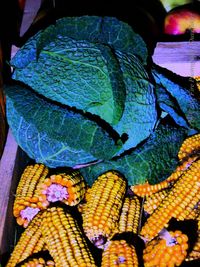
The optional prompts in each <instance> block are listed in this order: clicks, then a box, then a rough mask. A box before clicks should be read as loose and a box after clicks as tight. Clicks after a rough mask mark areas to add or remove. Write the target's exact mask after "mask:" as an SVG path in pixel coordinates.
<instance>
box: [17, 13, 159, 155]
mask: <svg viewBox="0 0 200 267" xmlns="http://www.w3.org/2000/svg"><path fill="white" fill-rule="evenodd" d="M146 58H147V49H146V45H145V43H144V42H143V40H142V38H141V37H140V36H139V35H138V34H136V33H135V32H134V31H133V30H132V28H131V27H130V26H129V25H128V24H126V23H124V22H121V21H119V20H117V19H116V18H112V17H104V18H102V17H96V16H82V17H71V18H62V19H60V20H58V21H57V22H56V24H55V25H51V26H49V27H47V28H46V29H45V30H44V31H40V32H39V33H37V34H36V35H35V36H33V37H32V38H30V40H29V41H28V42H27V43H26V44H25V45H24V47H22V49H20V51H19V52H18V53H17V55H16V56H15V57H14V59H13V60H12V65H13V66H14V68H15V71H14V74H13V79H15V80H19V81H22V82H24V83H25V84H27V85H29V86H30V87H31V88H33V89H34V90H35V91H37V92H38V93H40V94H42V95H44V96H45V97H47V98H49V99H52V100H54V101H57V102H60V103H62V104H65V105H68V106H70V107H76V108H77V109H79V110H82V111H84V112H90V113H91V114H95V115H98V116H99V117H100V118H101V119H103V120H105V121H106V122H108V123H109V124H110V125H111V126H113V128H114V129H115V130H116V131H117V132H118V133H119V134H120V135H122V134H125V135H126V136H127V141H126V142H125V144H124V146H123V148H122V149H121V150H120V152H119V153H121V152H123V151H124V150H127V149H129V148H132V147H135V146H136V145H137V144H138V143H140V142H141V141H143V140H144V139H145V138H147V137H148V136H149V134H150V133H151V132H152V130H153V129H154V127H155V124H156V121H157V111H156V104H155V102H156V100H155V94H154V86H153V85H152V83H151V81H150V78H149V76H148V74H147V71H146V70H145V67H144V64H145V62H146Z"/></svg>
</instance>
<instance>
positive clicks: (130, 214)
mask: <svg viewBox="0 0 200 267" xmlns="http://www.w3.org/2000/svg"><path fill="white" fill-rule="evenodd" d="M140 211H141V205H140V200H139V198H138V197H137V196H133V197H130V196H127V197H125V199H124V202H123V206H122V210H121V214H120V218H119V223H118V231H117V232H118V233H124V232H132V233H135V234H137V233H138V225H139V219H140Z"/></svg>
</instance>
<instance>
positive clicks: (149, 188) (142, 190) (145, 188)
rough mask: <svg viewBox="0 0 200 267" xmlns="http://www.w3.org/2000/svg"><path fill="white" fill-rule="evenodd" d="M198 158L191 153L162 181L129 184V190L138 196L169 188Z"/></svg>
mask: <svg viewBox="0 0 200 267" xmlns="http://www.w3.org/2000/svg"><path fill="white" fill-rule="evenodd" d="M197 158H198V156H196V155H193V156H191V157H189V158H187V159H185V160H183V161H182V162H181V164H180V165H178V166H177V168H176V169H175V171H174V172H173V173H172V174H171V175H170V176H169V177H168V178H167V179H165V180H164V181H162V182H160V183H158V184H154V185H151V184H149V183H148V182H146V183H144V184H138V185H133V186H131V190H132V191H133V193H134V194H136V195H137V196H140V197H148V196H151V195H152V194H155V193H157V192H159V191H161V190H164V189H167V188H170V187H171V186H172V185H173V183H175V182H176V180H177V179H178V178H179V177H180V176H181V175H182V174H183V172H184V171H185V170H187V169H188V168H189V166H190V165H191V164H192V163H193V162H194V161H195V160H196V159H197Z"/></svg>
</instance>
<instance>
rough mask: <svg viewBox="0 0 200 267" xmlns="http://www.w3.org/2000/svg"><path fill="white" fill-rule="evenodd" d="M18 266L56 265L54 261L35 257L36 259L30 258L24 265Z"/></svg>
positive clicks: (19, 266)
mask: <svg viewBox="0 0 200 267" xmlns="http://www.w3.org/2000/svg"><path fill="white" fill-rule="evenodd" d="M48 258H49V257H48ZM17 266H18V267H54V266H55V263H54V261H53V260H52V259H44V258H43V257H40V256H37V255H35V256H34V257H29V258H28V259H26V260H25V261H23V262H22V263H19V264H18V265H17Z"/></svg>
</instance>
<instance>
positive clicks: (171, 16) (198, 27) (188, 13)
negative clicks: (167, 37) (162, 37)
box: [164, 9, 200, 35]
mask: <svg viewBox="0 0 200 267" xmlns="http://www.w3.org/2000/svg"><path fill="white" fill-rule="evenodd" d="M187 31H190V32H193V33H200V12H199V13H198V12H196V11H193V10H188V9H180V10H172V11H170V12H169V13H168V14H167V15H166V17H165V23H164V33H165V34H171V35H179V34H184V33H186V32H187Z"/></svg>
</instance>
